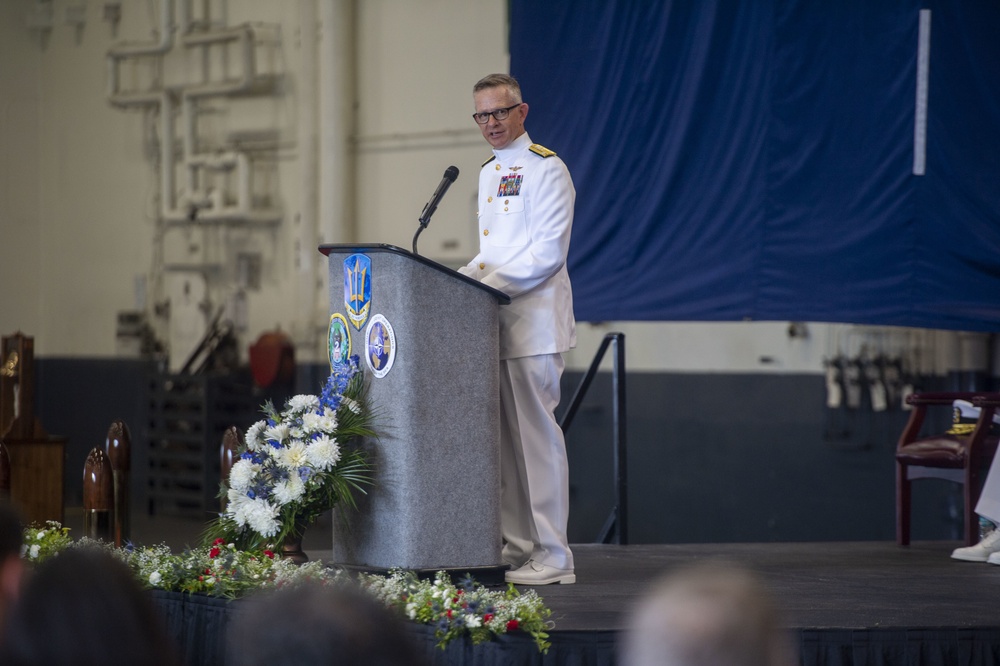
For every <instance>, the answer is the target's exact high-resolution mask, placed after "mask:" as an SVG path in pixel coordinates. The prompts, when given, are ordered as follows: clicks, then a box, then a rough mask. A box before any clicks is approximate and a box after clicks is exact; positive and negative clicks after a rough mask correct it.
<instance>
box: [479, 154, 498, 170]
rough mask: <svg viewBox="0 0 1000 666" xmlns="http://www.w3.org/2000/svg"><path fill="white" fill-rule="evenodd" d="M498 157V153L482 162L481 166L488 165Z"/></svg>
mask: <svg viewBox="0 0 1000 666" xmlns="http://www.w3.org/2000/svg"><path fill="white" fill-rule="evenodd" d="M496 158H497V156H496V155H494V156H493V157H491V158H490V159H488V160H486V161H485V162H483V163H482V164H480V165H479V166H480V167H484V166H486V165H487V164H489V163H490V162H492V161H493V160H495V159H496Z"/></svg>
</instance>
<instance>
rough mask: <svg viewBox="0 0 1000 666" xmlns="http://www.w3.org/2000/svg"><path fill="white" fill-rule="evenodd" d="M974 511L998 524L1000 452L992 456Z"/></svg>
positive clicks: (999, 520) (999, 521)
mask: <svg viewBox="0 0 1000 666" xmlns="http://www.w3.org/2000/svg"><path fill="white" fill-rule="evenodd" d="M976 513H978V514H979V515H980V516H983V517H984V518H989V519H990V520H991V521H992V522H993V524H995V525H1000V453H998V454H997V455H996V456H994V457H993V462H991V463H990V471H989V473H988V474H987V475H986V483H985V484H983V493H982V494H981V495H980V496H979V501H978V502H977V503H976Z"/></svg>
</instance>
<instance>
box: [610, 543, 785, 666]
mask: <svg viewBox="0 0 1000 666" xmlns="http://www.w3.org/2000/svg"><path fill="white" fill-rule="evenodd" d="M620 663H621V664H622V666H654V665H656V666H793V664H797V663H798V660H797V658H796V655H795V651H794V649H793V648H792V643H791V639H790V636H789V635H788V634H787V632H786V630H784V629H783V628H782V627H781V626H780V623H779V614H778V612H777V609H776V608H775V606H774V603H773V601H772V598H771V594H770V592H769V591H768V589H767V588H766V587H765V585H764V584H763V582H762V581H761V580H760V579H758V578H757V577H756V576H755V575H754V574H752V573H750V572H749V571H747V570H745V569H742V568H740V567H739V566H735V565H727V564H723V563H710V564H701V565H695V566H690V567H684V568H682V569H679V570H677V571H675V572H672V573H670V574H668V575H666V576H665V577H663V578H662V579H661V580H660V581H659V582H658V583H656V584H655V585H654V586H653V588H652V590H651V592H650V593H649V594H648V595H646V596H645V597H644V598H643V599H642V600H641V601H640V603H639V605H638V606H637V607H636V609H635V610H634V611H633V612H632V614H631V615H630V618H629V621H628V625H627V628H626V631H625V632H624V634H623V642H622V645H621V662H620Z"/></svg>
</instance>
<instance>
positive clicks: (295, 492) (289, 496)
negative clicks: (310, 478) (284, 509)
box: [274, 474, 306, 506]
mask: <svg viewBox="0 0 1000 666" xmlns="http://www.w3.org/2000/svg"><path fill="white" fill-rule="evenodd" d="M305 492H306V484H304V483H302V479H300V478H299V475H298V474H292V475H291V476H289V477H288V478H287V479H285V480H284V481H279V482H278V485H276V486H275V487H274V499H275V500H277V502H278V504H279V505H280V506H285V505H286V504H290V503H291V502H297V501H298V500H299V499H301V498H302V495H304V494H305Z"/></svg>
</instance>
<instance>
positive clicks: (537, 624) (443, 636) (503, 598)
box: [360, 570, 552, 652]
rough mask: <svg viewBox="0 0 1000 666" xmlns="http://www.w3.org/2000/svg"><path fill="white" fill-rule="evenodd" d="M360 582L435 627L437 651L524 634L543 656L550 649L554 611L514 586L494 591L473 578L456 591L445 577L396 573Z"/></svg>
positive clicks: (392, 605)
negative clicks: (463, 639)
mask: <svg viewBox="0 0 1000 666" xmlns="http://www.w3.org/2000/svg"><path fill="white" fill-rule="evenodd" d="M360 581H361V585H362V587H363V588H364V589H367V590H368V591H369V592H371V593H372V594H374V595H375V597H376V598H377V599H380V600H381V601H382V602H383V603H384V604H385V605H387V606H389V607H390V608H395V609H397V610H399V611H400V612H402V613H403V614H404V615H405V616H406V617H407V618H408V619H410V620H413V621H415V622H420V623H422V624H431V625H435V627H436V630H435V636H436V637H437V639H438V647H441V648H444V647H445V646H446V645H447V644H448V643H449V642H450V641H452V640H453V639H455V638H457V637H459V636H462V635H465V634H468V636H469V637H470V639H471V640H472V643H473V645H476V644H479V643H482V642H484V641H488V640H491V639H492V638H493V637H494V636H499V635H501V634H506V633H508V632H512V631H516V630H521V631H524V632H526V633H528V634H529V635H531V637H532V638H534V640H535V643H536V644H537V645H538V649H539V650H540V651H541V652H547V651H548V649H549V645H550V643H549V640H548V638H549V635H548V633H547V630H548V629H550V628H551V623H550V622H549V621H548V618H549V616H550V615H551V614H552V611H551V610H549V609H548V608H546V607H545V605H544V604H543V603H542V599H541V597H539V596H538V594H537V593H536V592H535V591H534V590H528V591H527V592H525V593H523V594H522V593H520V592H518V591H517V590H516V589H515V588H514V586H513V585H508V586H507V589H506V590H503V591H500V590H490V589H488V588H484V587H482V586H479V585H477V584H476V583H475V582H474V581H473V580H472V579H471V578H466V579H463V580H462V581H461V584H460V586H456V585H455V584H454V583H452V581H451V578H450V577H449V576H448V574H446V573H445V572H443V571H439V572H438V573H437V575H436V576H435V578H434V581H433V582H431V581H429V580H421V579H419V578H418V577H417V576H416V575H415V574H414V573H413V572H404V571H398V570H397V571H393V572H391V573H390V574H389V575H388V576H378V575H372V574H362V575H361V576H360Z"/></svg>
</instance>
